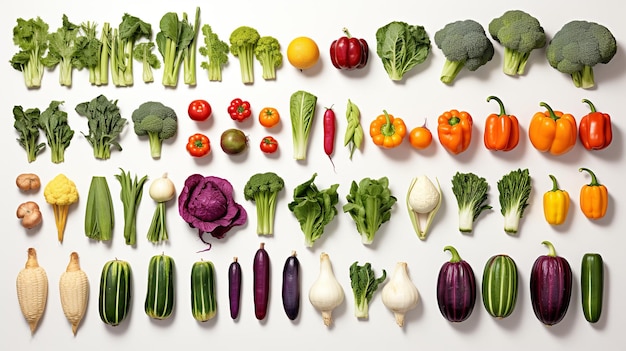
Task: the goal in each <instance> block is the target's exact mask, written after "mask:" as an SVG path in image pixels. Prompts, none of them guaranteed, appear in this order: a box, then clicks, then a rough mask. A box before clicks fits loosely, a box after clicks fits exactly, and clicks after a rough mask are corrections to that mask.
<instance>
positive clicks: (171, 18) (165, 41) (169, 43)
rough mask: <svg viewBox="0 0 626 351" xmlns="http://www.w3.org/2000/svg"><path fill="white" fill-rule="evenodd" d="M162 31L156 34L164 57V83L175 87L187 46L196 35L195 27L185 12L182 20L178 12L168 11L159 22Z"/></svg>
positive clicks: (158, 45) (157, 42)
mask: <svg viewBox="0 0 626 351" xmlns="http://www.w3.org/2000/svg"><path fill="white" fill-rule="evenodd" d="M159 28H160V31H159V32H158V33H157V35H156V44H157V47H158V48H159V52H160V53H161V56H162V57H163V85H164V86H166V87H175V86H176V85H177V84H178V76H179V72H180V67H181V66H182V64H183V61H184V59H185V54H186V53H187V50H186V49H187V48H189V46H190V45H191V44H192V42H193V41H194V37H195V35H196V32H195V29H194V27H193V26H192V25H191V24H190V23H189V21H187V15H186V14H183V18H182V20H181V19H179V17H178V14H177V13H176V12H168V13H166V14H165V15H163V17H161V21H160V22H159Z"/></svg>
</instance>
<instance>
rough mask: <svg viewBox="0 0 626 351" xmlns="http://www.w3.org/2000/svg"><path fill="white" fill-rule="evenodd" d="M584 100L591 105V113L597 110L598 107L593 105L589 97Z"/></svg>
mask: <svg viewBox="0 0 626 351" xmlns="http://www.w3.org/2000/svg"><path fill="white" fill-rule="evenodd" d="M583 102H584V103H586V104H587V105H589V108H591V113H594V112H596V107H595V106H593V103H592V102H591V101H589V100H587V99H583Z"/></svg>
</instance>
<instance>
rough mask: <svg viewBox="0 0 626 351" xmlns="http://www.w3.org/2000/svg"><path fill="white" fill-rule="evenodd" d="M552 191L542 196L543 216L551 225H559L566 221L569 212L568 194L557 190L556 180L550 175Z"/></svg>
mask: <svg viewBox="0 0 626 351" xmlns="http://www.w3.org/2000/svg"><path fill="white" fill-rule="evenodd" d="M550 179H552V190H549V191H547V192H545V193H544V194H543V215H544V217H545V218H546V222H548V223H549V224H552V225H560V224H563V223H564V222H565V219H567V212H568V211H569V193H568V192H567V191H565V190H561V189H559V185H558V184H557V182H556V178H555V177H554V176H553V175H552V174H550Z"/></svg>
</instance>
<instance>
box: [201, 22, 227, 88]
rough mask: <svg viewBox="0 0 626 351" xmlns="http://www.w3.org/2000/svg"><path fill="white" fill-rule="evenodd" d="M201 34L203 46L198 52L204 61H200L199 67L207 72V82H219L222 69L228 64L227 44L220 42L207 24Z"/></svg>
mask: <svg viewBox="0 0 626 351" xmlns="http://www.w3.org/2000/svg"><path fill="white" fill-rule="evenodd" d="M202 34H204V46H201V47H200V48H199V49H198V50H199V51H200V55H202V56H204V57H206V61H202V62H201V63H200V67H202V68H204V69H206V70H207V71H208V74H209V81H212V82H221V81H222V68H223V67H224V65H225V64H226V63H227V62H228V52H229V51H230V50H229V49H228V44H227V43H226V42H225V41H222V40H220V38H219V37H218V35H217V34H215V32H213V29H211V26H210V25H208V24H205V25H204V26H202Z"/></svg>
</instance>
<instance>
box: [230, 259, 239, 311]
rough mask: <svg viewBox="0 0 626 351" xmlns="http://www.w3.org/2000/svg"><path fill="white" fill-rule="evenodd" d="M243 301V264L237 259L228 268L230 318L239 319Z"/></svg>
mask: <svg viewBox="0 0 626 351" xmlns="http://www.w3.org/2000/svg"><path fill="white" fill-rule="evenodd" d="M240 301H241V264H239V261H238V260H237V257H235V258H233V262H232V263H231V264H230V266H228V302H229V304H230V318H232V319H237V317H239V303H240Z"/></svg>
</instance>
